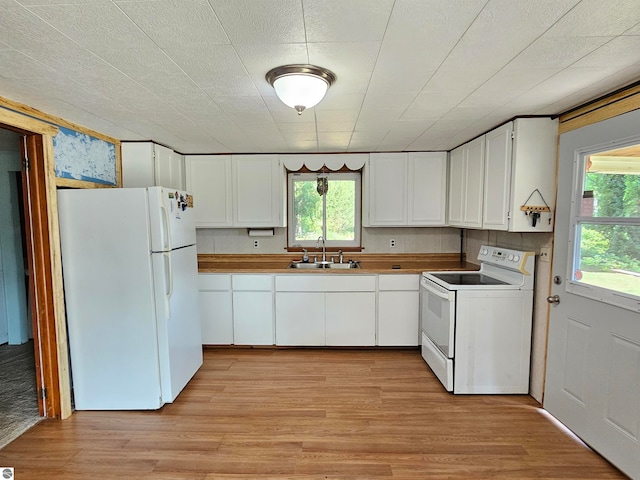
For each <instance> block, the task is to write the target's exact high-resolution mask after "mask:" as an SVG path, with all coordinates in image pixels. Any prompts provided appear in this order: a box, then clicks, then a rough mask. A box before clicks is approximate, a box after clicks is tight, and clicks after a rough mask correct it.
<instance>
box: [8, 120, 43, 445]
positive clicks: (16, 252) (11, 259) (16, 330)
mask: <svg viewBox="0 0 640 480" xmlns="http://www.w3.org/2000/svg"><path fill="white" fill-rule="evenodd" d="M22 183H23V178H22V159H21V135H20V134H18V133H15V132H12V131H10V130H6V129H0V448H2V447H3V446H4V445H6V444H7V443H9V442H11V441H13V440H14V439H15V438H17V436H19V435H20V434H21V433H23V432H24V431H25V430H26V429H28V428H29V427H31V426H32V425H34V424H35V423H37V422H38V421H39V420H40V419H41V416H40V412H39V408H38V399H37V381H36V365H35V353H34V342H33V328H32V325H31V309H30V308H29V305H30V302H29V298H28V297H29V279H28V271H29V269H28V261H27V248H28V247H29V245H28V243H27V236H26V232H25V223H24V217H23V215H24V206H23V196H22V193H23V191H22Z"/></svg>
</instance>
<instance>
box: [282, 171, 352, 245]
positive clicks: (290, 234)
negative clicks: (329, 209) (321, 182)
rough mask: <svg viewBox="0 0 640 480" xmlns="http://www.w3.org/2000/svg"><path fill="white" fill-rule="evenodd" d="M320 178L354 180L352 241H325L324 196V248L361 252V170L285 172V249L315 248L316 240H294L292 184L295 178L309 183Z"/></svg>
mask: <svg viewBox="0 0 640 480" xmlns="http://www.w3.org/2000/svg"><path fill="white" fill-rule="evenodd" d="M320 176H326V177H328V178H329V179H330V180H331V178H332V177H334V178H333V179H334V180H337V179H344V180H349V179H351V180H354V184H355V198H354V201H355V205H354V212H355V218H354V240H352V241H345V240H327V239H326V228H327V227H326V225H327V222H326V203H324V202H325V201H326V200H325V198H326V197H325V196H324V195H323V204H324V205H323V231H322V236H323V237H325V247H326V248H334V249H336V248H340V249H343V250H351V251H361V250H362V244H361V239H362V233H361V232H362V171H361V170H347V169H342V170H338V171H328V172H327V171H318V172H312V171H307V170H299V171H295V172H292V171H287V249H289V250H299V249H301V248H306V249H313V248H316V244H317V239H316V240H296V239H295V232H296V223H295V218H294V214H293V195H294V188H293V183H294V181H295V179H296V178H300V177H302V180H307V181H309V180H310V179H313V180H315V179H317V178H318V177H320Z"/></svg>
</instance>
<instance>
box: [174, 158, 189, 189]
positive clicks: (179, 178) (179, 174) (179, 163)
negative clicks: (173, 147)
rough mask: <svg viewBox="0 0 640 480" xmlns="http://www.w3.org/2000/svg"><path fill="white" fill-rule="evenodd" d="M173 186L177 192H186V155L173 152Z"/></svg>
mask: <svg viewBox="0 0 640 480" xmlns="http://www.w3.org/2000/svg"><path fill="white" fill-rule="evenodd" d="M170 170H171V174H170V175H171V184H172V185H173V188H175V189H177V190H186V188H185V187H186V185H185V178H184V155H180V154H179V153H176V152H171V166H170Z"/></svg>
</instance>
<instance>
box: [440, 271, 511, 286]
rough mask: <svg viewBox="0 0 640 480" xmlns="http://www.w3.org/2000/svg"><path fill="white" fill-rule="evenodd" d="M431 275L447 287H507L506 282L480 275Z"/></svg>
mask: <svg viewBox="0 0 640 480" xmlns="http://www.w3.org/2000/svg"><path fill="white" fill-rule="evenodd" d="M431 275H433V276H434V277H436V278H439V279H440V280H443V281H445V282H447V283H448V284H449V285H508V283H507V282H503V281H502V280H498V279H497V278H493V277H488V276H487V275H483V274H481V273H432V274H431Z"/></svg>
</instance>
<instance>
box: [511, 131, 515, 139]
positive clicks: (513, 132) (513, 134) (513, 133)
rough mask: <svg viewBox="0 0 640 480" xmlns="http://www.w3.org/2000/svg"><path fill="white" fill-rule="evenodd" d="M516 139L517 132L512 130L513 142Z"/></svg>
mask: <svg viewBox="0 0 640 480" xmlns="http://www.w3.org/2000/svg"><path fill="white" fill-rule="evenodd" d="M515 139H516V131H515V130H511V140H515Z"/></svg>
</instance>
